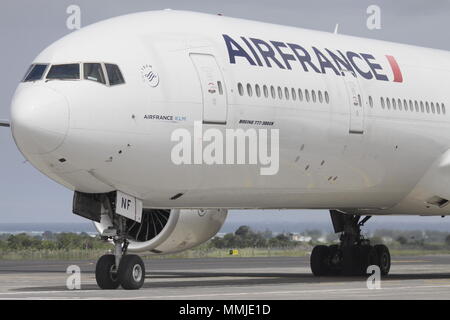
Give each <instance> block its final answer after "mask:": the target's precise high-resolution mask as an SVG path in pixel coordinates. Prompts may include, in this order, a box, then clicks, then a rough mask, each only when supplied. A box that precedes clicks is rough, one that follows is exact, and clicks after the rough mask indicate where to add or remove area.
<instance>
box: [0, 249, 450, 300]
mask: <svg viewBox="0 0 450 320" xmlns="http://www.w3.org/2000/svg"><path fill="white" fill-rule="evenodd" d="M145 264H146V271H147V275H146V282H145V284H144V287H143V288H142V289H141V290H137V291H126V290H122V289H118V290H99V289H98V287H97V285H96V282H95V274H94V270H95V261H86V260H84V261H53V260H52V261H0V299H108V300H110V299H157V300H166V299H171V300H172V299H183V300H185V299H186V300H210V299H213V300H216V299H217V300H234V299H244V300H260V299H265V300H267V299H269V300H271V299H431V300H437V299H450V255H440V256H435V255H430V256H414V257H403V256H402V257H392V268H391V274H390V275H389V276H388V277H386V278H382V280H381V289H375V290H369V289H368V288H367V285H366V278H362V277H351V278H343V277H319V278H316V277H313V276H312V274H311V272H310V268H309V257H268V258H239V257H230V258H223V259H220V258H218V259H212V258H211V259H210V258H208V259H146V260H145ZM70 265H78V266H79V267H80V269H81V289H80V290H68V289H67V287H66V279H67V277H68V276H69V274H66V269H67V267H68V266H70Z"/></svg>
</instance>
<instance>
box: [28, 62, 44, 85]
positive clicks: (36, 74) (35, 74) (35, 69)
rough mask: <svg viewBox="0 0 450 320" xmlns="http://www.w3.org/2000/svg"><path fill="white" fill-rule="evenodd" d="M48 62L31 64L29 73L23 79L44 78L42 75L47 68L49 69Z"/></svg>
mask: <svg viewBox="0 0 450 320" xmlns="http://www.w3.org/2000/svg"><path fill="white" fill-rule="evenodd" d="M47 67H48V64H33V65H31V67H30V69H28V72H27V74H26V75H25V78H24V79H23V81H24V82H29V81H38V80H41V79H42V76H43V75H44V73H45V70H47Z"/></svg>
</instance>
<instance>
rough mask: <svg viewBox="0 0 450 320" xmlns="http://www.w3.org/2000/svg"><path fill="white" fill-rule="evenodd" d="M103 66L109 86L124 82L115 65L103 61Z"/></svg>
mask: <svg viewBox="0 0 450 320" xmlns="http://www.w3.org/2000/svg"><path fill="white" fill-rule="evenodd" d="M105 67H106V73H107V74H108V79H109V85H110V86H115V85H116V84H122V83H125V80H124V79H123V76H122V72H120V69H119V67H118V66H117V65H115V64H110V63H105ZM220 88H221V87H219V89H220Z"/></svg>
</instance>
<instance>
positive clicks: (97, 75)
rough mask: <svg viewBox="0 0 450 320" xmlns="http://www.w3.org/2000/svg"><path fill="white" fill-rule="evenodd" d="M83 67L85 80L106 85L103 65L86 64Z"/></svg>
mask: <svg viewBox="0 0 450 320" xmlns="http://www.w3.org/2000/svg"><path fill="white" fill-rule="evenodd" d="M83 66H84V79H86V80H92V81H96V82H100V83H103V84H106V81H105V75H104V74H103V69H102V65H101V64H100V63H85V64H83Z"/></svg>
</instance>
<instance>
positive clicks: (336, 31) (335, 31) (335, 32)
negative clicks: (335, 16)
mask: <svg viewBox="0 0 450 320" xmlns="http://www.w3.org/2000/svg"><path fill="white" fill-rule="evenodd" d="M338 30H339V23H336V26H335V27H334V32H333V33H334V34H338Z"/></svg>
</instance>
